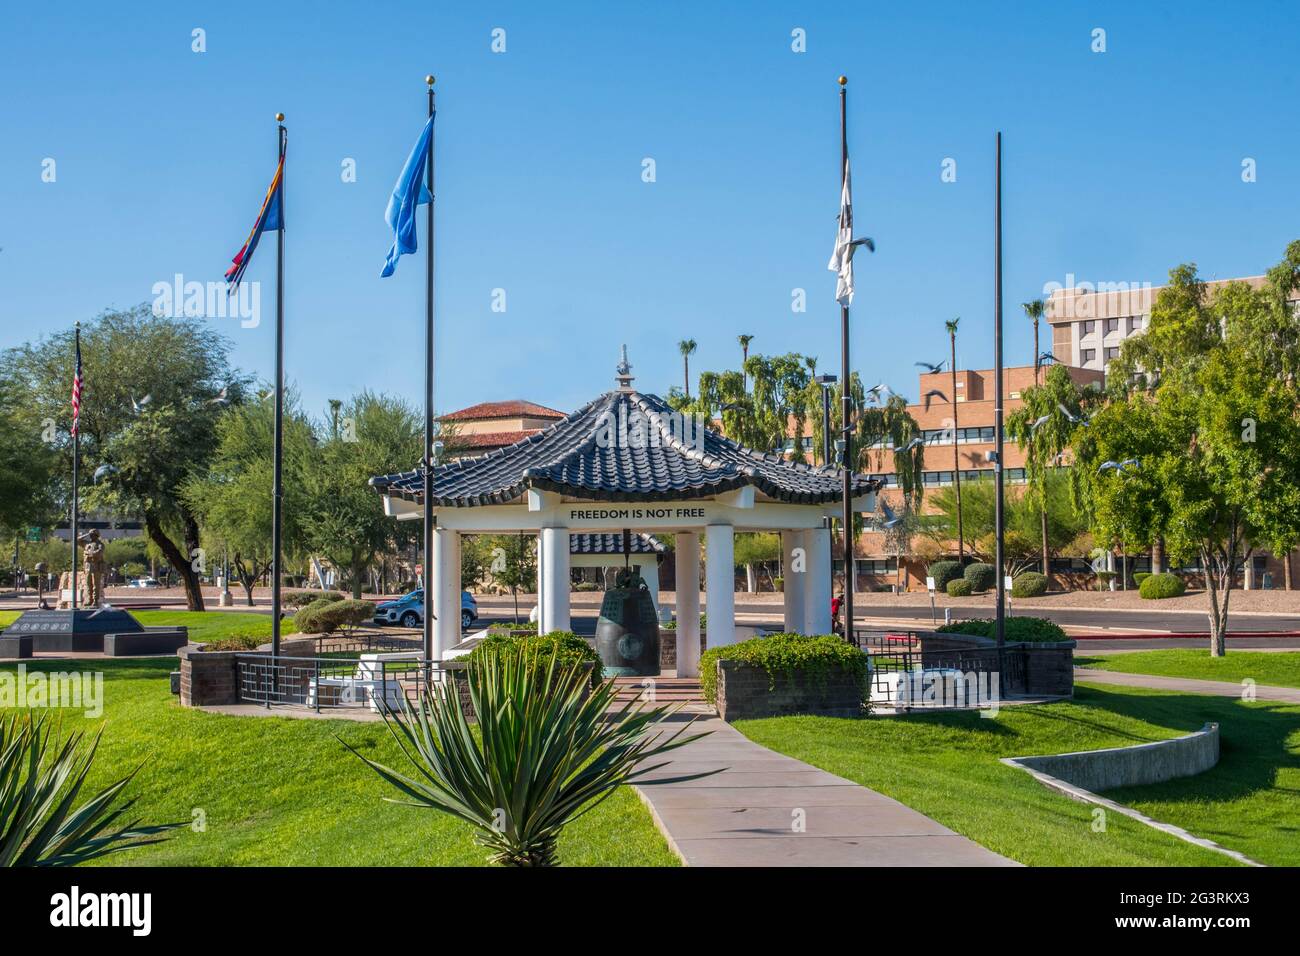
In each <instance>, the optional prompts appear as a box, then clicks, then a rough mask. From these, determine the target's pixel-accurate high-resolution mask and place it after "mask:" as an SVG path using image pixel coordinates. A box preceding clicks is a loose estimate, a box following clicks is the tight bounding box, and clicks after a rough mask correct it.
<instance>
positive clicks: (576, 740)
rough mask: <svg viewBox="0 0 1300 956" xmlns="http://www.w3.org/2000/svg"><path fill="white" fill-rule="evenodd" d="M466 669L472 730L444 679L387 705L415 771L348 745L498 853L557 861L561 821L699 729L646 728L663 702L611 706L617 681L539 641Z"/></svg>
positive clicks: (408, 798)
mask: <svg viewBox="0 0 1300 956" xmlns="http://www.w3.org/2000/svg"><path fill="white" fill-rule="evenodd" d="M462 673H463V674H464V675H465V676H464V679H465V680H466V681H467V683H468V688H469V695H470V699H471V700H472V702H473V705H474V713H475V715H476V716H477V719H478V732H477V733H475V732H473V731H472V730H471V728H470V724H469V721H468V719H467V718H466V716H465V714H464V711H463V710H462V707H461V704H460V700H459V698H458V694H457V689H456V687H455V686H454V684H453V682H452V681H451V680H447V681H444V682H443V683H441V684H435V685H434V686H433V687H432V688H431V689H429V690H426V692H425V693H424V694H423V695H422V697H421V700H420V703H419V705H418V706H413V705H412V704H411V703H410V702H409V701H403V706H402V712H401V713H400V714H398V713H385V715H384V720H385V722H386V723H387V724H388V728H389V730H390V731H391V732H392V734H393V737H394V738H395V739H396V740H397V743H398V745H399V746H400V747H401V748H402V751H403V753H404V754H405V756H406V758H407V760H408V761H409V762H410V764H411V766H412V767H413V768H414V770H415V773H414V774H413V775H411V776H407V775H405V774H402V773H399V772H398V771H396V770H393V769H390V768H389V767H386V766H384V765H383V764H380V763H377V762H376V761H373V760H370V759H369V758H367V757H366V756H364V755H363V754H360V753H358V752H357V751H356V750H355V749H353V748H351V747H349V748H348V749H350V750H352V752H353V753H356V754H357V756H358V757H360V758H361V759H362V760H364V761H365V762H366V763H367V764H369V765H370V767H372V768H373V769H374V770H375V771H376V772H377V773H378V774H379V775H380V776H381V777H383V778H384V779H385V780H387V781H388V782H389V783H391V784H392V785H393V786H395V787H396V788H397V789H398V790H400V791H401V792H402V793H403V794H405V798H396V797H386V798H385V799H387V800H390V801H391V802H393V803H402V804H406V805H408V806H417V807H427V808H432V809H437V810H442V811H444V812H446V813H450V814H452V815H453V816H456V817H459V818H460V819H462V820H465V821H467V822H468V823H470V824H472V825H473V826H474V827H475V828H476V833H475V841H476V842H477V843H479V844H480V845H481V846H485V847H487V848H488V849H489V850H490V851H491V854H490V856H489V859H490V860H491V861H492V862H494V863H500V864H503V865H507V866H555V865H556V864H557V863H558V857H557V853H556V843H557V840H558V838H559V835H560V831H561V830H562V829H564V827H565V826H566V825H567V824H569V823H571V822H573V821H574V820H575V819H577V818H578V817H580V816H581V815H582V814H584V813H586V812H587V811H589V810H591V809H592V808H593V807H594V806H596V805H597V804H598V803H600V801H602V800H604V799H605V798H606V797H608V796H609V795H610V794H611V793H613V792H614V790H615V789H616V788H617V787H618V786H619V785H620V784H624V783H628V782H632V781H634V780H636V779H637V778H638V777H640V776H642V775H644V774H647V773H649V772H651V771H652V770H656V769H658V768H660V767H662V766H663V765H664V764H663V763H653V764H650V765H646V763H647V761H651V760H653V758H655V757H657V756H659V755H661V754H663V753H665V752H667V751H669V750H673V749H675V748H677V747H681V746H683V745H685V744H688V743H690V742H691V741H693V740H698V739H700V738H701V737H703V736H705V734H693V735H689V736H687V735H686V731H687V730H688V729H689V726H690V724H689V722H688V723H686V724H684V725H682V726H681V727H680V728H678V729H677V730H676V731H674V732H671V733H670V732H668V731H666V730H658V731H656V730H654V729H652V725H654V724H655V723H656V722H657V721H659V720H660V719H662V718H663V717H664V716H665V715H666V714H667V713H668V712H669V710H670V708H667V707H657V708H647V707H641V706H634V704H633V702H632V701H628V702H626V703H625V704H624V705H623V706H622V707H621V708H619V709H616V710H611V705H612V704H613V703H614V697H615V695H616V693H617V690H616V687H615V685H614V682H613V681H605V682H603V683H601V684H600V685H599V686H597V687H595V688H592V687H591V685H590V682H589V679H588V674H587V671H586V669H585V668H584V667H583V666H582V665H581V664H580V663H576V664H575V663H572V662H565V661H561V660H559V659H558V657H557V655H555V654H554V653H547V652H545V651H540V650H538V649H536V648H529V647H526V646H516V647H511V646H502V647H497V648H491V649H490V650H488V651H487V652H486V653H484V654H483V655H482V656H481V657H479V658H478V659H477V660H475V661H474V662H473V663H472V664H471V665H470V667H469V668H468V669H467V670H465V671H464V672H462ZM344 745H345V746H347V744H346V743H345V744H344ZM707 775H708V774H692V775H690V776H683V777H680V778H673V779H696V778H698V777H702V776H707Z"/></svg>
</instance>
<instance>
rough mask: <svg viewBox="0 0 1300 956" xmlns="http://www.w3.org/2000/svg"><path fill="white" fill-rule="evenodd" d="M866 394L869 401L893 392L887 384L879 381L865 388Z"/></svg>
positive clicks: (878, 399)
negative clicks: (877, 383)
mask: <svg viewBox="0 0 1300 956" xmlns="http://www.w3.org/2000/svg"><path fill="white" fill-rule="evenodd" d="M866 394H867V398H868V399H869V400H870V401H873V402H878V401H880V400H881V399H883V398H884V397H885V396H886V395H892V394H894V390H893V389H892V388H890V387H889V386H888V385H886V384H885V383H884V382H881V383H880V384H879V385H872V386H871V387H870V388H869V389H867V393H866Z"/></svg>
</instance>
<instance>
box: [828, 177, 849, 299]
mask: <svg viewBox="0 0 1300 956" xmlns="http://www.w3.org/2000/svg"><path fill="white" fill-rule="evenodd" d="M826 268H828V269H830V270H831V272H835V273H838V274H839V280H838V281H837V282H836V283H835V301H837V302H839V304H840V305H851V304H852V302H853V183H852V179H851V178H850V176H849V159H848V157H847V156H846V157H844V187H843V189H842V190H841V193H840V224H839V230H838V231H837V232H836V233H835V251H834V252H833V253H831V261H830V264H829V265H827V266H826Z"/></svg>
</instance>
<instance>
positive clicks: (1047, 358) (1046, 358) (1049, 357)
mask: <svg viewBox="0 0 1300 956" xmlns="http://www.w3.org/2000/svg"><path fill="white" fill-rule="evenodd" d="M1038 361H1040V362H1055V361H1056V356H1055V355H1053V354H1052V353H1051V352H1044V353H1043V354H1042V355H1040V356H1038Z"/></svg>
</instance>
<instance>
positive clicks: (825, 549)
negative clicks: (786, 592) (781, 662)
mask: <svg viewBox="0 0 1300 956" xmlns="http://www.w3.org/2000/svg"><path fill="white" fill-rule="evenodd" d="M804 541H805V542H806V544H807V548H808V554H807V557H808V570H807V571H806V572H804V575H803V579H804V591H803V603H804V633H805V634H829V633H830V632H831V533H830V531H829V530H828V529H826V528H813V529H812V530H811V531H805V532H804Z"/></svg>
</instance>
